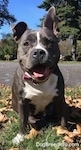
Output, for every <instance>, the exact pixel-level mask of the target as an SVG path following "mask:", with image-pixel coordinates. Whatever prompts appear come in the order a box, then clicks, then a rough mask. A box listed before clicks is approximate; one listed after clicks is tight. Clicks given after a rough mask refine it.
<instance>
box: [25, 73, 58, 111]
mask: <svg viewBox="0 0 81 150" xmlns="http://www.w3.org/2000/svg"><path fill="white" fill-rule="evenodd" d="M57 81H58V77H57V76H56V75H54V74H51V75H50V77H49V79H48V80H47V81H46V82H44V83H40V84H36V85H35V84H33V83H32V82H30V81H28V82H24V84H25V86H24V88H23V90H24V93H25V98H27V99H30V100H31V102H30V103H31V104H33V105H35V114H36V113H38V112H40V111H44V110H45V107H46V106H47V105H48V104H49V103H50V102H52V101H53V98H54V96H57V92H58V89H56V86H57Z"/></svg>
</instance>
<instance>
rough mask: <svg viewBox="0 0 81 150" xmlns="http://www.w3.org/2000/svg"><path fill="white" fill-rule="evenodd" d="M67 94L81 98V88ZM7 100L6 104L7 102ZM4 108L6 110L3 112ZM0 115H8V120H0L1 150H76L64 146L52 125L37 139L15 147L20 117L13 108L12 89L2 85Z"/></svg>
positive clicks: (66, 91) (0, 88) (0, 86)
mask: <svg viewBox="0 0 81 150" xmlns="http://www.w3.org/2000/svg"><path fill="white" fill-rule="evenodd" d="M65 94H66V95H67V96H69V95H70V96H71V97H72V98H75V97H81V87H80V88H78V87H77V88H75V89H70V88H66V90H65ZM5 100H6V102H5ZM2 108H4V109H3V110H2ZM0 113H1V114H2V115H6V117H7V119H6V120H1V118H0V150H50V149H51V150H75V149H76V148H73V149H69V148H67V145H63V143H62V140H63V136H62V135H61V136H57V135H56V130H52V126H51V125H50V126H49V127H48V128H44V129H42V130H41V131H40V135H39V136H38V137H37V138H32V139H31V140H27V139H25V140H24V141H23V142H21V143H20V144H19V145H14V144H13V143H12V139H13V138H14V137H15V136H16V134H17V133H18V130H19V117H18V115H17V114H16V113H15V112H14V111H13V110H12V107H11V88H10V87H6V86H4V85H0ZM78 150H79V149H78Z"/></svg>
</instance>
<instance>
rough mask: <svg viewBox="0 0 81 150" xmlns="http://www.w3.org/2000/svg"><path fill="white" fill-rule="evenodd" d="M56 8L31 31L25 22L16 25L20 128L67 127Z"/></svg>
mask: <svg viewBox="0 0 81 150" xmlns="http://www.w3.org/2000/svg"><path fill="white" fill-rule="evenodd" d="M54 19H55V9H54V7H52V8H51V9H50V10H49V12H48V14H47V15H46V17H45V20H44V23H43V27H42V28H41V29H40V30H37V31H36V30H29V29H28V27H27V25H26V24H25V23H24V22H20V23H18V24H17V25H16V26H14V27H13V29H12V30H13V35H14V38H15V40H16V41H17V42H18V60H19V67H18V69H17V71H16V73H15V77H14V82H13V88H12V99H13V100H12V102H13V108H14V110H15V111H17V112H18V113H19V116H20V131H21V133H24V131H25V129H26V127H27V123H28V124H31V125H32V127H34V128H35V129H37V130H40V129H41V127H44V126H46V125H47V124H48V123H50V122H51V121H52V122H56V121H57V122H60V124H61V125H62V126H67V118H68V116H67V115H68V114H67V105H66V103H65V99H64V80H63V77H62V74H61V72H60V70H59V68H58V65H57V63H58V61H59V57H60V51H59V47H58V41H57V38H56V36H55V35H54V33H53V31H54V30H55V28H54V27H55V25H54V24H55V20H54Z"/></svg>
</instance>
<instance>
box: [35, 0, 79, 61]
mask: <svg viewBox="0 0 81 150" xmlns="http://www.w3.org/2000/svg"><path fill="white" fill-rule="evenodd" d="M52 5H54V6H55V7H56V14H57V16H58V18H59V23H58V28H59V29H60V38H61V39H66V38H68V37H69V36H70V37H71V44H72V56H73V59H74V60H75V57H76V47H77V39H81V1H80V0H44V1H43V3H42V4H41V5H39V6H38V8H43V9H45V10H46V11H47V10H48V9H49V8H50V7H51V6H52Z"/></svg>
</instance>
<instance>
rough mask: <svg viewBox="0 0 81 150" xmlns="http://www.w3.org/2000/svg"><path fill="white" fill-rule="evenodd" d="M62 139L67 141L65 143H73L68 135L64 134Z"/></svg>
mask: <svg viewBox="0 0 81 150" xmlns="http://www.w3.org/2000/svg"><path fill="white" fill-rule="evenodd" d="M63 141H65V142H67V143H73V139H72V138H70V137H69V136H68V135H66V136H65V137H64V140H63Z"/></svg>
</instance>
